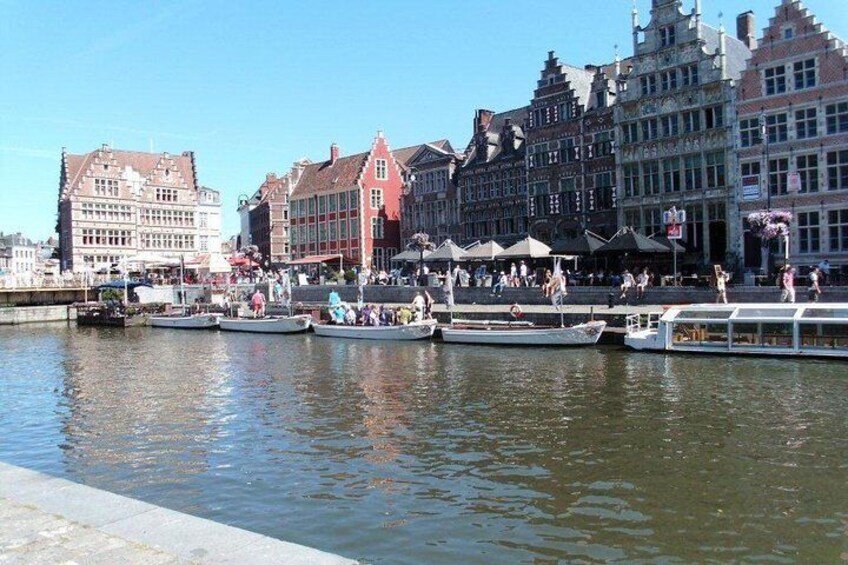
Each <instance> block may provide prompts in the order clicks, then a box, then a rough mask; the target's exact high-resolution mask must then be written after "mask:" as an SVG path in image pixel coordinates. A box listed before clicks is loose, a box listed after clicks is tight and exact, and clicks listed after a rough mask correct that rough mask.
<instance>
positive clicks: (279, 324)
mask: <svg viewBox="0 0 848 565" xmlns="http://www.w3.org/2000/svg"><path fill="white" fill-rule="evenodd" d="M311 325H312V316H310V315H309V314H302V315H299V316H271V317H268V318H255V319H254V318H221V319H220V320H219V326H220V328H221V329H222V330H224V331H230V332H250V333H263V334H291V333H298V332H305V331H306V330H308V329H309V326H311Z"/></svg>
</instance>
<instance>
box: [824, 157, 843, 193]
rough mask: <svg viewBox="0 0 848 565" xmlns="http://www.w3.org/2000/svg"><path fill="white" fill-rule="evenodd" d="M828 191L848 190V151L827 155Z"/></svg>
mask: <svg viewBox="0 0 848 565" xmlns="http://www.w3.org/2000/svg"><path fill="white" fill-rule="evenodd" d="M827 189H828V190H845V189H848V150H844V151H831V152H829V153H828V154H827Z"/></svg>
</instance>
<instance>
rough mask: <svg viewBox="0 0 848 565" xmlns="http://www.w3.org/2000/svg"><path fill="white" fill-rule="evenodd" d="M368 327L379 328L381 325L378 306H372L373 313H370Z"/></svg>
mask: <svg viewBox="0 0 848 565" xmlns="http://www.w3.org/2000/svg"><path fill="white" fill-rule="evenodd" d="M368 325H369V326H379V325H380V313H379V312H378V311H377V307H376V306H371V311H370V312H369V313H368Z"/></svg>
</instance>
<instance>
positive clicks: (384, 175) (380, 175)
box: [374, 159, 389, 180]
mask: <svg viewBox="0 0 848 565" xmlns="http://www.w3.org/2000/svg"><path fill="white" fill-rule="evenodd" d="M374 176H375V177H376V179H377V180H387V179H388V178H389V169H388V167H387V166H386V160H385V159H376V160H374Z"/></svg>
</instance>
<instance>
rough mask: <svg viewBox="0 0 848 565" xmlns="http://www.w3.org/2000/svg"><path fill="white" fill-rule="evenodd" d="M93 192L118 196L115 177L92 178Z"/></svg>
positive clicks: (100, 194) (99, 194)
mask: <svg viewBox="0 0 848 565" xmlns="http://www.w3.org/2000/svg"><path fill="white" fill-rule="evenodd" d="M158 190H159V189H157V191H158ZM94 194H96V195H97V196H118V195H119V193H118V181H117V180H115V179H94Z"/></svg>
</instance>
